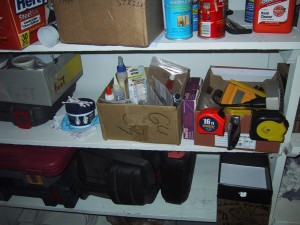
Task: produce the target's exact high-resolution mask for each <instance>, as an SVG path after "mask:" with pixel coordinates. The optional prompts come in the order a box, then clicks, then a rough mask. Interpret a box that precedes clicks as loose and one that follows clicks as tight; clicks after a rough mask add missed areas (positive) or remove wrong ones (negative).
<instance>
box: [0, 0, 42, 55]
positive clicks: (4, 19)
mask: <svg viewBox="0 0 300 225" xmlns="http://www.w3.org/2000/svg"><path fill="white" fill-rule="evenodd" d="M45 3H47V0H40V1H14V0H1V1H0V9H1V10H0V49H16V50H19V49H23V48H25V47H27V46H29V45H30V44H32V43H34V42H36V41H37V40H38V38H37V31H38V29H39V28H41V27H43V26H45V25H46V12H45V5H44V4H45Z"/></svg>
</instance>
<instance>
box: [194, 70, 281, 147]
mask: <svg viewBox="0 0 300 225" xmlns="http://www.w3.org/2000/svg"><path fill="white" fill-rule="evenodd" d="M230 79H235V80H237V81H242V82H245V83H247V84H249V86H254V85H255V84H260V85H262V86H264V81H265V80H266V79H279V81H280V77H279V74H278V73H277V71H276V70H266V69H251V68H237V67H236V68H235V67H217V66H212V67H211V68H210V69H209V71H208V72H207V75H206V77H205V79H204V82H203V86H202V88H201V92H200V98H199V102H198V106H197V109H196V111H195V117H194V119H195V127H194V128H195V131H194V133H195V135H194V144H195V145H203V146H216V147H221V148H227V144H228V141H227V126H228V123H229V120H230V115H226V116H225V117H226V119H225V135H224V136H217V135H212V134H200V133H199V132H198V131H197V117H198V115H199V113H200V110H199V106H200V105H201V99H202V98H201V96H203V95H204V94H205V93H206V92H207V90H208V87H211V88H212V89H213V90H217V89H221V90H224V89H225V87H226V85H227V83H228V81H229V80H230ZM280 86H281V87H282V83H281V85H280ZM240 123H241V137H240V139H239V142H238V144H237V145H236V147H235V149H244V150H249V151H252V150H253V151H259V152H274V153H277V152H278V151H279V147H280V143H279V142H270V141H256V140H251V139H250V137H249V130H250V128H251V115H244V116H242V117H241V121H240Z"/></svg>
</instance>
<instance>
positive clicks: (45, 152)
mask: <svg viewBox="0 0 300 225" xmlns="http://www.w3.org/2000/svg"><path fill="white" fill-rule="evenodd" d="M75 154H76V150H74V149H72V148H65V147H46V146H29V145H26V146H25V145H8V144H0V200H5V201H8V200H9V199H10V197H11V196H12V195H21V196H29V197H39V198H42V199H43V201H44V203H45V205H47V206H56V205H57V204H63V205H64V206H65V207H67V208H72V207H74V206H75V205H76V203H77V200H78V198H79V194H78V192H79V190H78V188H77V182H78V180H77V169H76V164H75V160H73V158H74V156H75Z"/></svg>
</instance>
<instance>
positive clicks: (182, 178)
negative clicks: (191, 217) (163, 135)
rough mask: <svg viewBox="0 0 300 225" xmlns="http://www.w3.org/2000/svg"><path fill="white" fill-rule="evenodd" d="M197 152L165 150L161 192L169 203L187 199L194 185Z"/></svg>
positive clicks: (179, 202)
mask: <svg viewBox="0 0 300 225" xmlns="http://www.w3.org/2000/svg"><path fill="white" fill-rule="evenodd" d="M196 156H197V153H195V152H172V151H170V152H164V153H162V166H161V194H162V197H163V198H164V200H165V201H166V202H168V203H173V204H181V203H183V202H185V201H186V200H187V198H188V197H189V193H190V190H191V186H192V181H193V175H194V168H195V163H196Z"/></svg>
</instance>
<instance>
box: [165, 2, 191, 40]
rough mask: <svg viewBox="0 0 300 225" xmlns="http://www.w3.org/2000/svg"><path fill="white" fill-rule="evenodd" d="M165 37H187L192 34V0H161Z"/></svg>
mask: <svg viewBox="0 0 300 225" xmlns="http://www.w3.org/2000/svg"><path fill="white" fill-rule="evenodd" d="M163 2H164V4H163V5H164V7H163V8H164V15H165V30H166V38H168V39H188V38H190V37H192V36H193V24H192V0H163Z"/></svg>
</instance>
